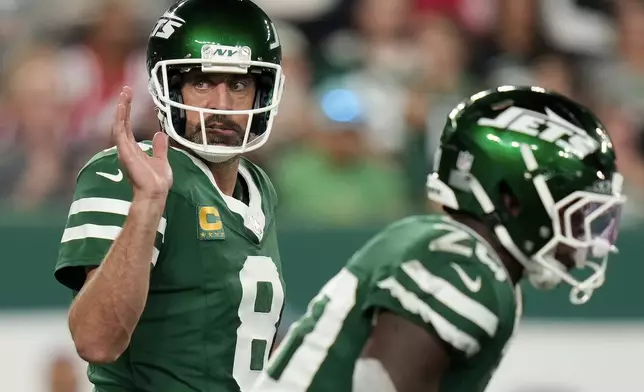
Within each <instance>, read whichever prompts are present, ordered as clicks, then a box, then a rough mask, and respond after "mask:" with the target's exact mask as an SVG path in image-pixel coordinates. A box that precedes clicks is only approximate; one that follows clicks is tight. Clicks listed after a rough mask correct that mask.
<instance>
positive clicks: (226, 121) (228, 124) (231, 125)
mask: <svg viewBox="0 0 644 392" xmlns="http://www.w3.org/2000/svg"><path fill="white" fill-rule="evenodd" d="M204 125H205V127H206V129H209V128H223V129H230V130H232V131H235V132H237V133H238V134H241V133H243V132H244V130H243V129H242V127H241V126H240V125H239V124H237V123H236V122H234V121H233V120H231V119H230V118H229V117H228V116H226V115H224V114H213V115H211V116H210V117H208V118H206V119H205V120H204ZM197 130H198V131H199V132H201V125H200V124H198V125H197Z"/></svg>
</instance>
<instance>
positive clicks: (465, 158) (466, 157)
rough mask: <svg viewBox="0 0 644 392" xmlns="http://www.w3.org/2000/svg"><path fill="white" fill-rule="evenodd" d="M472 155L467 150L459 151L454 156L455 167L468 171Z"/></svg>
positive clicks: (472, 159) (472, 160) (470, 166)
mask: <svg viewBox="0 0 644 392" xmlns="http://www.w3.org/2000/svg"><path fill="white" fill-rule="evenodd" d="M473 162H474V156H473V155H472V154H470V153H469V152H467V151H461V152H459V153H458V157H457V158H456V168H457V169H458V170H459V171H462V172H466V173H467V172H469V171H470V170H471V169H472V163H473Z"/></svg>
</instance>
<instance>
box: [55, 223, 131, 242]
mask: <svg viewBox="0 0 644 392" xmlns="http://www.w3.org/2000/svg"><path fill="white" fill-rule="evenodd" d="M120 232H121V227H119V226H101V225H93V224H90V223H88V224H85V225H81V226H75V227H68V228H66V229H65V231H64V232H63V238H62V239H61V240H60V243H61V244H64V243H65V242H69V241H74V240H80V239H83V238H98V239H103V240H111V241H114V240H115V239H116V237H117V236H118V235H119V233H120Z"/></svg>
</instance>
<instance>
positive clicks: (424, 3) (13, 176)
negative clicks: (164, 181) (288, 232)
mask: <svg viewBox="0 0 644 392" xmlns="http://www.w3.org/2000/svg"><path fill="white" fill-rule="evenodd" d="M256 2H257V3H258V4H260V5H261V6H262V7H264V8H265V9H266V10H267V12H268V13H269V14H270V15H271V16H272V17H273V18H274V19H276V20H277V21H278V23H277V25H278V30H279V33H280V36H281V42H282V46H283V55H284V64H283V66H284V72H285V74H286V77H287V81H286V90H285V93H284V96H283V100H282V103H281V106H280V110H279V116H278V118H277V120H276V122H275V125H274V128H273V132H272V135H271V139H270V141H269V143H268V144H267V145H266V146H265V147H264V148H263V149H261V150H259V151H258V152H257V153H255V154H253V155H252V156H251V157H250V159H252V160H253V161H256V162H258V163H259V164H260V165H262V166H263V167H264V168H265V169H266V170H267V171H268V172H269V173H270V174H271V178H272V179H273V182H274V183H275V185H276V187H277V188H278V192H279V194H280V206H281V207H280V208H281V210H280V213H281V214H282V219H283V221H285V222H293V223H295V224H305V225H312V226H313V225H315V226H318V225H326V226H351V225H368V224H370V223H371V222H381V221H388V220H391V219H395V218H398V217H400V216H402V215H404V214H408V213H419V212H423V211H427V210H428V209H431V208H432V206H431V205H428V203H427V202H426V198H425V191H424V185H425V177H426V175H427V173H428V171H429V170H430V168H431V162H432V158H433V157H432V155H433V151H434V150H435V147H436V145H437V142H438V138H439V136H440V132H441V130H442V127H443V125H444V122H445V118H446V115H447V114H448V113H449V111H450V110H451V108H452V107H453V106H454V105H456V104H457V103H458V102H459V101H460V100H462V99H463V98H464V97H467V96H469V95H471V94H473V93H475V92H477V91H480V90H482V89H485V88H489V87H494V86H497V85H503V84H521V85H526V84H529V85H538V86H541V87H545V88H549V89H552V90H555V91H557V92H559V93H562V94H564V95H567V96H569V97H571V98H574V99H576V100H578V101H580V102H582V103H584V104H586V105H588V106H589V107H590V108H592V109H593V110H594V111H595V112H596V113H597V114H598V115H599V116H600V118H601V119H602V121H603V122H604V123H605V125H606V127H607V129H608V131H609V133H610V134H611V136H612V138H613V141H614V144H615V147H616V149H617V152H618V160H619V165H620V169H621V171H622V172H623V174H624V175H625V177H626V180H627V194H628V196H629V197H630V203H629V206H628V207H627V209H628V212H627V214H625V215H626V217H627V220H628V221H627V222H626V224H628V223H629V222H631V223H633V222H635V223H637V222H641V221H642V219H644V209H642V208H641V207H640V206H641V205H644V203H642V201H644V0H307V1H301V0H257V1H256ZM169 3H170V1H169V0H145V1H144V0H140V1H136V2H135V1H127V0H67V1H62V0H23V1H15V0H0V15H1V16H0V200H3V205H4V206H5V208H12V209H15V210H21V211H37V210H41V209H43V208H45V209H49V208H51V206H56V205H58V206H60V207H59V208H60V209H61V210H66V208H67V206H68V205H69V202H70V197H71V192H72V190H73V185H74V181H75V177H76V174H77V173H78V170H79V169H80V168H81V167H82V166H83V164H84V163H85V162H86V161H87V160H88V159H89V158H90V157H91V156H92V155H93V154H94V153H96V152H97V151H100V150H101V149H104V148H107V147H109V146H110V145H111V140H110V122H111V118H112V116H113V112H114V105H115V100H116V96H117V94H118V93H119V91H120V88H121V86H122V85H124V84H127V85H129V86H132V87H133V89H134V105H133V110H132V123H133V125H134V127H135V132H136V134H137V137H138V138H140V139H147V138H149V137H150V136H151V135H152V134H153V133H154V132H155V131H157V130H158V122H157V120H156V116H155V113H154V110H153V105H152V102H151V99H150V98H149V96H148V94H147V71H146V68H145V43H146V41H147V36H148V34H149V31H150V30H151V28H152V27H153V26H154V21H155V19H156V18H157V17H158V16H159V15H160V14H161V13H162V12H163V9H164V8H165V7H166V6H167V5H168V4H169Z"/></svg>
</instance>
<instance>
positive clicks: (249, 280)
mask: <svg viewBox="0 0 644 392" xmlns="http://www.w3.org/2000/svg"><path fill="white" fill-rule="evenodd" d="M239 280H240V282H241V287H242V298H241V302H240V303H239V311H238V315H239V320H240V322H241V324H240V326H239V328H237V344H236V346H235V359H234V364H233V378H234V379H235V381H237V384H238V385H239V388H240V390H241V391H242V392H245V391H248V390H250V387H251V386H252V385H253V382H254V381H255V379H256V378H257V376H258V375H259V373H260V371H261V370H262V368H263V367H264V364H265V363H266V360H267V359H268V354H269V350H270V348H271V346H272V344H273V338H274V337H275V332H276V325H277V322H278V321H279V317H280V312H281V310H282V305H283V304H284V289H283V288H282V282H281V280H280V276H279V273H278V271H277V267H276V266H275V263H273V260H272V259H271V258H270V257H266V256H248V258H247V259H246V261H245V262H244V266H243V268H242V269H241V271H239ZM262 288H263V289H264V290H263V291H264V292H261V291H262ZM260 297H261V298H260ZM262 303H263V306H262ZM258 308H259V309H258Z"/></svg>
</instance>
